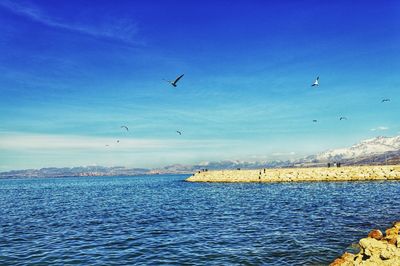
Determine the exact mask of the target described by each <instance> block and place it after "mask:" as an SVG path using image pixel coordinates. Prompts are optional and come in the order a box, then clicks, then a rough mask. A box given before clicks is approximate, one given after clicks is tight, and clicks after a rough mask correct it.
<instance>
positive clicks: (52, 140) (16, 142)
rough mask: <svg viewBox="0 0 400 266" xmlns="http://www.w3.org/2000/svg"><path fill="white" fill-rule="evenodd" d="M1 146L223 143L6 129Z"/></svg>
mask: <svg viewBox="0 0 400 266" xmlns="http://www.w3.org/2000/svg"><path fill="white" fill-rule="evenodd" d="M0 136H1V138H0V149H6V150H27V149H28V150H59V149H67V150H74V149H82V150H98V149H102V150H104V149H105V147H106V145H109V146H108V147H109V148H110V149H118V150H132V149H134V150H149V151H151V150H168V149H171V150H173V149H182V147H183V148H185V147H187V148H191V149H196V148H198V149H201V148H205V147H219V146H224V145H226V143H221V141H213V140H208V141H205V140H177V139H134V138H120V139H119V140H120V142H119V143H117V138H115V137H107V138H106V137H88V136H73V135H51V134H24V133H6V134H1V135H0Z"/></svg>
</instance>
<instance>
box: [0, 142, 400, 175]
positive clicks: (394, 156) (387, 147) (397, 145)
mask: <svg viewBox="0 0 400 266" xmlns="http://www.w3.org/2000/svg"><path fill="white" fill-rule="evenodd" d="M328 162H330V163H334V162H340V163H341V164H342V165H372V164H400V136H396V137H382V136H380V137H376V138H373V139H367V140H364V141H361V142H360V143H357V144H355V145H353V146H351V147H349V148H340V149H333V150H328V151H325V152H321V153H319V154H316V155H310V156H307V157H305V158H302V159H298V160H292V161H290V160H287V161H254V162H246V161H237V160H234V161H229V160H226V161H219V162H205V163H200V164H196V165H182V164H174V165H169V166H165V167H162V168H157V169H147V168H126V167H122V166H119V167H103V166H85V167H72V168H55V167H51V168H42V169H27V170H14V171H9V172H2V173H0V178H7V177H13V178H18V177H21V178H22V177H67V176H132V175H150V174H190V173H194V172H196V171H200V170H202V169H209V170H221V169H237V168H241V169H259V168H282V167H300V166H301V167H311V166H324V165H326V164H327V163H328Z"/></svg>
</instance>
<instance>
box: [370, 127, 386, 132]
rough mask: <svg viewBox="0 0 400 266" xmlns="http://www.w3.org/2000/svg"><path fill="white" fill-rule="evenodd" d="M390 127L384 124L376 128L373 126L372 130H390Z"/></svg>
mask: <svg viewBox="0 0 400 266" xmlns="http://www.w3.org/2000/svg"><path fill="white" fill-rule="evenodd" d="M388 129H389V128H388V127H384V126H379V127H375V128H371V129H370V130H371V131H384V130H388Z"/></svg>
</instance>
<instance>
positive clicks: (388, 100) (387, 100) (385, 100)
mask: <svg viewBox="0 0 400 266" xmlns="http://www.w3.org/2000/svg"><path fill="white" fill-rule="evenodd" d="M381 102H382V103H384V102H390V99H383V100H382V101H381Z"/></svg>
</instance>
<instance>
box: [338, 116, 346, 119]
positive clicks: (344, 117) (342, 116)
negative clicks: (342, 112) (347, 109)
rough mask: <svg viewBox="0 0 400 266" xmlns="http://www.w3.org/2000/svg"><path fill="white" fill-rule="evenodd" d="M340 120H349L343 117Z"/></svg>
mask: <svg viewBox="0 0 400 266" xmlns="http://www.w3.org/2000/svg"><path fill="white" fill-rule="evenodd" d="M339 120H347V117H344V116H342V117H340V118H339Z"/></svg>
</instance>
